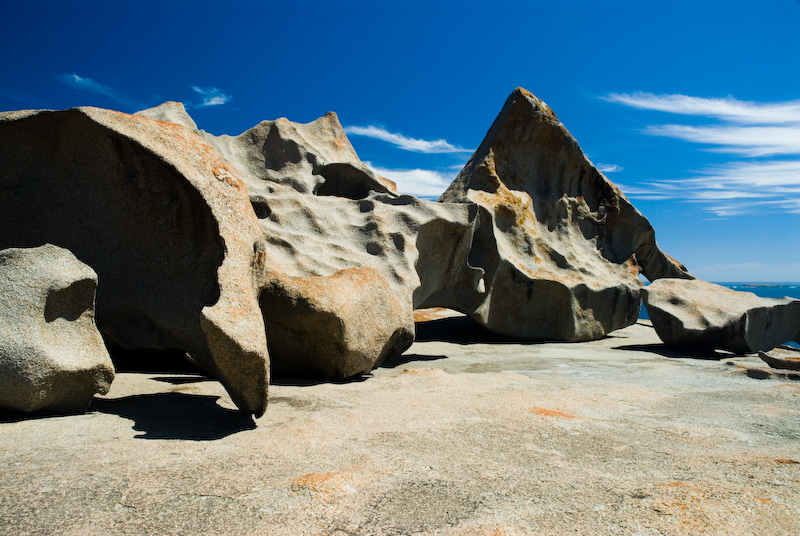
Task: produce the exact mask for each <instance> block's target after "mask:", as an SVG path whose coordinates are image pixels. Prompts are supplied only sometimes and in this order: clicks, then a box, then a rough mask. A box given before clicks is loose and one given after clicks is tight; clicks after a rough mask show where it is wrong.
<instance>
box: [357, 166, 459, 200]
mask: <svg viewBox="0 0 800 536" xmlns="http://www.w3.org/2000/svg"><path fill="white" fill-rule="evenodd" d="M365 164H366V165H367V166H369V168H370V169H372V171H374V172H375V173H377V174H378V175H382V176H384V177H386V178H387V179H390V180H392V181H394V182H395V184H397V191H398V192H399V193H401V194H411V195H413V196H416V197H422V198H428V199H431V198H433V199H438V198H439V196H441V195H442V193H443V192H444V191H445V190H446V189H447V187H448V186H450V183H451V182H453V179H454V178H455V177H456V173H452V174H450V173H442V172H441V171H434V170H429V169H388V168H383V167H379V166H375V165H373V164H372V163H371V162H365Z"/></svg>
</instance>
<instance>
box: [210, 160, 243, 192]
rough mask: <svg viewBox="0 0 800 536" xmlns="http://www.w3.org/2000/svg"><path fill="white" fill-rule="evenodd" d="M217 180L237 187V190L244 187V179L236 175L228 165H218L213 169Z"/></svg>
mask: <svg viewBox="0 0 800 536" xmlns="http://www.w3.org/2000/svg"><path fill="white" fill-rule="evenodd" d="M211 172H212V173H213V174H214V176H215V177H216V178H217V180H219V181H221V182H224V183H226V184H228V185H229V186H232V187H233V188H236V189H237V190H241V189H242V188H243V183H242V180H241V179H239V178H238V177H236V176H235V175H234V174H233V173H232V172H231V170H230V169H228V167H227V166H224V165H223V166H216V167H215V168H214V169H212V170H211Z"/></svg>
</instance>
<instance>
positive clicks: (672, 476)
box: [0, 317, 800, 536]
mask: <svg viewBox="0 0 800 536" xmlns="http://www.w3.org/2000/svg"><path fill="white" fill-rule="evenodd" d="M0 420H2V421H3V422H2V423H0V486H2V488H1V489H0V520H1V521H2V522H1V523H0V532H2V533H4V534H18V535H19V534H86V535H89V534H91V535H93V536H94V535H98V534H103V535H106V534H131V535H140V534H158V535H163V534H186V535H198V534H215V535H216V534H231V535H233V534H235V535H251V534H252V535H261V534H264V535H287V536H288V535H292V536H295V535H302V534H320V535H322V534H325V535H328V534H333V535H348V534H349V535H389V534H392V535H395V534H442V535H487V536H488V535H494V536H499V535H524V534H584V535H593V534H603V535H606V534H609V535H611V534H614V535H641V536H645V535H647V536H650V535H664V534H669V535H673V534H674V535H678V534H680V535H684V534H735V535H739V534H741V535H745V534H753V535H758V536H766V535H782V534H786V535H789V534H791V535H797V534H800V463H798V462H800V382H798V381H797V380H796V377H795V376H792V375H791V374H784V375H776V374H771V373H769V372H768V371H767V370H766V368H765V365H764V364H763V363H762V362H761V361H760V360H759V359H758V357H757V356H733V355H731V354H726V353H716V354H706V355H702V354H698V355H693V356H689V355H685V354H682V353H681V352H676V351H671V350H668V349H666V348H665V347H664V346H663V345H661V343H660V341H659V340H658V338H657V336H656V335H655V332H654V331H653V329H652V327H651V326H649V325H648V324H647V322H645V321H640V322H639V323H638V324H636V325H634V326H630V327H628V328H626V329H623V330H620V331H618V332H615V333H613V334H612V335H611V336H609V337H607V338H605V339H603V340H599V341H594V342H589V343H572V344H568V343H548V344H520V343H514V342H509V341H508V340H505V339H502V338H500V337H497V336H493V335H491V334H489V333H487V332H485V331H484V330H483V329H481V328H480V327H478V326H477V325H476V324H474V323H472V321H470V320H469V319H467V318H465V317H451V318H439V319H435V320H432V321H430V322H427V323H425V324H420V325H418V341H417V342H416V343H415V344H414V345H413V346H412V347H411V348H410V350H409V351H408V352H407V353H406V354H405V355H403V356H401V357H400V358H399V359H397V360H396V361H394V362H391V363H386V364H385V366H383V367H381V368H378V369H377V370H375V371H374V373H373V374H372V375H371V376H370V377H368V378H361V379H359V381H350V382H346V383H324V382H323V383H315V382H307V381H306V382H303V381H289V380H277V381H276V382H275V383H274V384H273V385H272V387H271V401H270V406H269V409H268V410H267V413H266V415H265V416H264V417H262V418H260V419H258V420H253V419H252V418H250V417H246V416H243V415H241V414H239V413H237V412H236V411H235V409H234V406H233V404H232V403H231V401H230V399H229V398H228V397H227V395H226V394H225V392H224V390H223V389H222V387H221V386H220V385H219V384H218V383H217V382H215V381H211V380H208V379H205V378H203V377H202V376H199V375H197V374H191V373H188V374H187V373H174V372H173V373H159V372H149V373H133V372H122V373H118V375H117V378H116V380H115V381H114V384H113V386H112V389H111V392H110V393H109V394H108V395H107V396H104V397H97V398H96V399H95V401H94V402H93V403H92V406H91V407H90V409H89V411H88V412H87V413H86V414H84V415H74V416H61V417H47V418H33V419H30V418H28V419H20V418H19V417H18V416H9V415H7V414H3V415H0Z"/></svg>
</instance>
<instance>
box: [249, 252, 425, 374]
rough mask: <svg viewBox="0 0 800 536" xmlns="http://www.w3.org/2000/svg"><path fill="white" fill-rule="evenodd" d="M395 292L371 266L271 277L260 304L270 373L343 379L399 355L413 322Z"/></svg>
mask: <svg viewBox="0 0 800 536" xmlns="http://www.w3.org/2000/svg"><path fill="white" fill-rule="evenodd" d="M393 290H394V289H393V288H392V286H391V285H389V282H388V281H387V280H386V279H385V278H384V277H383V276H382V275H381V274H380V273H379V272H378V271H377V270H376V269H374V268H349V269H346V270H341V271H339V272H336V273H335V274H333V275H331V276H328V277H285V276H284V277H280V278H279V277H275V278H273V279H271V280H269V281H268V285H267V287H266V288H265V289H264V292H262V294H261V300H260V303H261V310H262V311H263V313H264V324H265V325H266V328H267V333H268V334H269V337H268V344H269V350H270V358H271V359H272V373H273V375H275V376H295V377H296V376H321V377H325V378H333V379H344V378H348V377H350V376H355V375H358V374H362V373H366V372H369V371H370V370H372V369H373V368H375V367H376V366H377V365H379V364H380V363H381V361H383V359H384V358H386V357H387V356H390V355H400V354H401V353H402V352H404V351H405V350H406V349H407V348H408V347H409V346H411V343H412V342H413V340H414V321H413V318H412V316H411V311H410V310H409V308H408V304H407V303H406V302H405V301H404V300H402V299H398V297H397V296H395V294H394V292H393ZM376 304H378V305H379V306H378V307H376Z"/></svg>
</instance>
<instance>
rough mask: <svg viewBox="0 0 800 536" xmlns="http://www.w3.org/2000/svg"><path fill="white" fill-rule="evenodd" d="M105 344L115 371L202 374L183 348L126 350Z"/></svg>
mask: <svg viewBox="0 0 800 536" xmlns="http://www.w3.org/2000/svg"><path fill="white" fill-rule="evenodd" d="M106 346H107V347H108V353H109V354H110V355H111V361H113V362H114V369H115V370H116V371H117V372H145V373H152V374H165V373H190V374H203V371H202V370H200V368H199V367H197V366H196V365H194V363H192V362H191V361H189V360H188V359H187V358H186V352H185V351H183V350H178V349H174V348H170V349H166V350H152V349H143V350H126V349H125V348H122V347H121V346H116V345H114V344H108V343H107V344H106Z"/></svg>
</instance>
